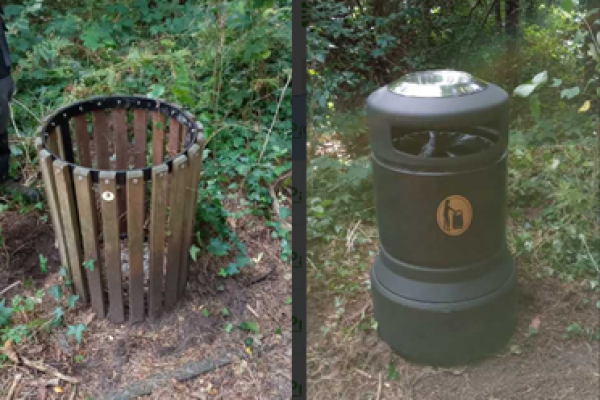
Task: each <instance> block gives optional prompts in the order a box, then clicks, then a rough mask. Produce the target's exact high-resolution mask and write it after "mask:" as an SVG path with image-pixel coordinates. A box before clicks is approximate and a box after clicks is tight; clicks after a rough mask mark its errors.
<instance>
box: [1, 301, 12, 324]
mask: <svg viewBox="0 0 600 400" xmlns="http://www.w3.org/2000/svg"><path fill="white" fill-rule="evenodd" d="M12 313H13V309H12V308H11V307H6V299H2V300H0V327H2V326H4V325H8V324H9V322H10V317H11V316H12Z"/></svg>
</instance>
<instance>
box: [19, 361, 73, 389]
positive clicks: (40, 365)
mask: <svg viewBox="0 0 600 400" xmlns="http://www.w3.org/2000/svg"><path fill="white" fill-rule="evenodd" d="M21 362H22V363H23V364H24V365H26V366H28V367H29V368H33V369H36V370H38V371H41V372H45V373H47V374H50V375H54V376H56V377H57V378H58V379H62V380H63V381H65V382H69V383H79V379H77V378H74V377H72V376H69V375H65V374H63V373H62V372H60V371H59V370H57V369H56V368H54V367H51V366H49V365H46V364H44V363H41V362H39V361H31V360H28V359H27V358H25V357H21Z"/></svg>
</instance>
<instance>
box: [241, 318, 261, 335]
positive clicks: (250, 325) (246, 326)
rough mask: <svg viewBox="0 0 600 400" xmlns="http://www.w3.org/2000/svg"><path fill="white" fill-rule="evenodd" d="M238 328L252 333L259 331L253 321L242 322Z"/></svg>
mask: <svg viewBox="0 0 600 400" xmlns="http://www.w3.org/2000/svg"><path fill="white" fill-rule="evenodd" d="M240 329H241V330H244V331H249V332H254V333H259V332H260V328H259V326H258V324H257V323H256V322H254V321H247V322H242V323H241V324H240Z"/></svg>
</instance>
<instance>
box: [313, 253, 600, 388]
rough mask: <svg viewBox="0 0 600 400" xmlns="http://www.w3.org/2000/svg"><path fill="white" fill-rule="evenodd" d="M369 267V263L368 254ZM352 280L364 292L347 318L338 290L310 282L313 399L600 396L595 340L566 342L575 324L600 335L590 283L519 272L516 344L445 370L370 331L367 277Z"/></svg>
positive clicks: (583, 337) (580, 337) (575, 336)
mask: <svg viewBox="0 0 600 400" xmlns="http://www.w3.org/2000/svg"><path fill="white" fill-rule="evenodd" d="M371 250H373V249H371ZM371 254H372V253H371ZM364 260H365V261H367V260H370V261H371V262H372V257H371V258H369V256H368V255H366V254H365V255H364ZM340 267H341V266H340ZM353 280H354V281H356V285H357V286H360V287H361V289H360V290H358V292H357V293H356V295H355V296H348V297H347V298H351V299H352V300H351V301H347V302H345V303H344V304H342V306H343V308H344V312H343V314H342V316H339V306H336V305H335V304H336V301H335V295H334V290H331V289H332V286H333V287H335V285H334V284H332V283H329V284H327V286H324V285H323V283H322V282H320V281H319V280H313V281H312V282H311V286H310V289H309V299H308V302H309V305H308V310H310V311H309V329H308V332H309V339H308V343H309V349H308V373H309V378H308V379H309V381H308V388H309V392H310V395H309V396H310V398H315V399H344V400H346V399H348V400H349V399H364V400H367V399H377V400H380V399H415V400H417V399H418V400H424V399H428V400H434V399H435V400H455V399H461V400H491V399H496V400H500V399H502V400H505V399H515V400H516V399H532V400H533V399H539V400H542V399H544V400H547V399H582V400H584V399H585V400H593V399H598V397H599V395H600V392H599V388H600V385H599V384H600V374H599V369H598V360H599V346H598V340H595V339H593V338H592V336H593V334H590V335H588V334H586V333H570V334H569V335H568V336H569V337H568V338H565V337H564V335H565V331H566V328H567V327H568V326H570V325H572V324H574V323H577V324H578V326H579V327H581V329H582V330H584V331H586V330H587V332H591V333H596V332H598V328H599V324H598V309H597V308H596V302H597V300H598V293H597V292H595V291H592V290H590V288H589V284H588V285H587V286H585V285H584V284H577V283H563V282H560V281H559V280H558V279H556V278H552V277H542V278H540V277H537V274H536V276H532V275H531V272H527V271H526V270H525V268H519V284H520V299H519V305H520V313H519V321H518V328H517V332H516V333H515V335H514V337H513V339H512V340H511V342H510V343H509V344H508V345H507V346H506V348H505V349H504V350H503V351H502V352H500V353H499V354H497V355H496V356H494V357H492V358H488V359H486V360H482V361H480V362H478V363H475V364H471V365H466V366H461V367H456V368H449V369H448V368H433V367H428V366H423V365H416V364H411V363H408V362H406V361H404V360H403V359H402V358H401V357H399V356H398V355H396V354H395V353H393V352H392V351H391V349H390V348H389V346H387V344H385V343H384V342H383V341H381V340H380V339H379V337H378V336H377V333H376V332H375V330H374V329H372V328H371V327H370V325H372V323H373V319H372V318H373V315H372V310H371V299H370V295H369V293H368V291H367V290H366V288H365V285H364V284H363V283H364V282H365V281H367V280H368V274H367V270H365V271H364V272H361V273H358V274H357V275H356V276H355V277H354V279H353ZM534 319H536V320H537V321H539V322H540V324H539V333H538V334H537V335H531V334H530V324H531V323H532V321H534ZM361 326H362V327H363V328H362V329H356V328H357V327H361ZM323 328H325V329H323ZM325 331H327V333H326V334H324V332H325ZM390 365H392V367H390ZM394 369H395V371H396V372H397V376H395V373H394V372H393V370H394Z"/></svg>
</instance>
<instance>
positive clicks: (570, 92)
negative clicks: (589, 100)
mask: <svg viewBox="0 0 600 400" xmlns="http://www.w3.org/2000/svg"><path fill="white" fill-rule="evenodd" d="M580 92H581V90H580V89H579V86H575V87H572V88H569V89H563V90H562V91H561V92H560V97H561V98H562V99H564V98H567V99H569V100H570V99H572V98H573V97H575V96H577V95H578V94H579V93H580Z"/></svg>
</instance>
